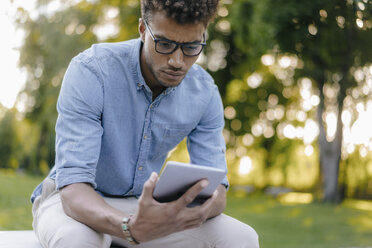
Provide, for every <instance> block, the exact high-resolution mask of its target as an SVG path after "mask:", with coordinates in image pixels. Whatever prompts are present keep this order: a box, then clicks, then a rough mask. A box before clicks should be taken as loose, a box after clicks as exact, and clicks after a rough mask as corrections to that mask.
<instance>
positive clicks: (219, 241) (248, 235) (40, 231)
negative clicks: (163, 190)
mask: <svg viewBox="0 0 372 248" xmlns="http://www.w3.org/2000/svg"><path fill="white" fill-rule="evenodd" d="M104 199H105V201H106V202H107V203H108V204H109V205H111V206H112V207H114V208H117V209H120V210H123V211H124V212H128V213H134V212H135V210H136V207H137V199H136V198H135V197H128V198H107V197H104ZM32 214H33V217H34V221H33V227H34V230H35V233H36V236H37V237H38V239H39V241H40V243H41V244H42V246H43V247H44V248H46V247H51V248H60V247H66V248H75V247H76V248H81V247H84V248H85V247H86V248H91V247H92V248H93V247H94V248H108V247H110V245H111V244H115V245H119V246H124V247H128V248H132V247H137V248H150V247H151V248H165V247H170V248H171V247H175V248H184V247H185V248H186V247H187V248H199V247H200V248H202V247H203V248H212V247H213V248H214V247H216V248H258V247H259V245H258V236H257V234H256V232H255V231H254V230H253V229H252V228H251V227H250V226H248V225H246V224H244V223H242V222H240V221H238V220H236V219H234V218H232V217H229V216H227V215H224V214H221V215H219V216H217V217H215V218H212V219H210V220H208V221H206V222H205V223H204V224H203V225H202V226H201V227H199V228H195V229H189V230H185V231H182V232H178V233H174V234H171V235H168V236H166V237H163V238H159V239H156V240H152V241H150V242H146V243H141V244H139V245H134V246H133V245H130V244H129V243H127V242H126V241H125V240H123V239H120V238H118V237H115V236H110V235H108V234H103V233H98V232H96V231H94V230H93V229H91V228H89V227H88V226H86V225H84V224H82V223H80V222H78V221H76V220H74V219H72V218H70V217H69V216H67V215H66V214H65V212H64V211H63V208H62V204H61V199H60V195H59V192H58V191H56V190H55V184H54V181H53V180H50V179H46V180H45V181H44V183H43V191H42V194H41V196H38V197H37V198H36V199H35V202H34V204H33V208H32Z"/></svg>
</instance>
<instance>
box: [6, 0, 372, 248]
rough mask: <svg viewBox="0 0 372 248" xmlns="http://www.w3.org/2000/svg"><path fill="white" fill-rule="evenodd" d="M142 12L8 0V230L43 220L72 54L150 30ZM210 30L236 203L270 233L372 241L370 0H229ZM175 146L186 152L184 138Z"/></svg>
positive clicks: (94, 0) (277, 243)
mask: <svg viewBox="0 0 372 248" xmlns="http://www.w3.org/2000/svg"><path fill="white" fill-rule="evenodd" d="M139 17H140V1H139V0H101V1H99V0H64V1H62V0H27V1H25V0H24V1H21V0H2V1H1V2H0V30H1V33H2V39H1V40H0V55H1V56H0V75H1V80H0V230H16V229H30V228H31V216H30V212H29V211H30V203H29V195H30V194H31V192H32V190H33V188H34V187H35V186H36V185H37V184H38V183H39V182H40V181H41V180H42V178H43V177H44V176H45V175H47V173H48V172H49V169H50V168H51V167H52V166H53V164H54V157H55V151H54V141H55V132H54V126H55V122H56V118H57V112H56V101H57V97H58V93H59V89H60V85H61V82H62V79H63V76H64V73H65V70H66V68H67V66H68V63H69V62H70V60H71V59H72V58H73V57H74V56H76V55H77V54H78V53H79V52H81V51H83V50H85V49H87V48H89V47H90V46H91V45H92V44H94V43H97V42H117V41H123V40H128V39H132V38H136V37H138V18H139ZM207 37H208V39H207V47H206V49H205V50H204V51H203V53H202V54H201V56H200V58H199V59H198V61H197V63H199V64H200V65H202V66H203V67H204V68H205V69H207V70H208V71H209V72H210V73H211V74H212V76H213V77H214V79H215V81H216V84H217V85H218V87H219V90H220V93H221V96H222V98H223V102H224V106H225V109H224V114H225V120H226V126H225V130H224V137H225V140H226V143H227V162H228V166H229V179H230V183H231V188H230V192H229V202H228V207H227V210H226V211H227V213H229V214H231V215H233V216H234V217H236V218H239V219H240V220H242V221H244V222H246V223H248V224H250V225H252V226H253V227H254V228H256V230H257V231H258V233H259V234H260V237H261V246H262V247H372V201H371V200H372V1H371V0H312V1H306V0H221V4H220V7H219V10H218V15H217V17H216V19H215V21H214V22H213V23H212V24H211V25H210V26H209V28H208V33H207ZM168 159H171V160H178V161H188V155H187V150H186V146H185V142H182V143H181V144H180V145H179V146H178V147H176V148H175V149H174V150H173V151H172V152H171V153H170V154H169V158H168ZM15 220H16V221H15ZM294 234H295V235H294ZM294 236H296V238H295V237H294Z"/></svg>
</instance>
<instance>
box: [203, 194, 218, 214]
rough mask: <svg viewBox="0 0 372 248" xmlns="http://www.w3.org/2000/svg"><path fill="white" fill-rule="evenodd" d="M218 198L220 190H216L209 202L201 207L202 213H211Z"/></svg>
mask: <svg viewBox="0 0 372 248" xmlns="http://www.w3.org/2000/svg"><path fill="white" fill-rule="evenodd" d="M217 197H218V190H215V191H214V192H213V195H212V196H211V197H210V198H209V199H208V200H206V201H205V202H204V203H203V204H202V205H200V208H201V209H202V211H210V209H211V208H212V205H213V203H214V202H215V201H216V199H217Z"/></svg>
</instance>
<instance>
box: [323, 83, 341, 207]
mask: <svg viewBox="0 0 372 248" xmlns="http://www.w3.org/2000/svg"><path fill="white" fill-rule="evenodd" d="M318 85H319V86H320V85H321V86H323V85H324V84H323V83H320V84H318ZM319 92H320V103H319V106H318V109H317V118H318V124H319V138H318V145H319V164H320V173H321V180H322V181H321V183H322V185H323V197H322V200H323V201H324V202H332V203H338V202H340V201H341V200H342V199H341V194H340V190H339V183H338V181H339V180H338V178H339V168H340V160H341V146H342V137H343V135H342V120H341V114H342V109H343V102H344V99H345V90H344V88H343V87H341V90H340V92H339V96H338V104H337V127H336V134H335V138H334V140H332V141H331V142H329V141H327V138H326V135H327V134H326V130H325V126H324V123H323V118H322V117H323V113H324V109H325V108H324V94H323V87H319Z"/></svg>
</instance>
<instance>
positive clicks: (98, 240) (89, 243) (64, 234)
mask: <svg viewBox="0 0 372 248" xmlns="http://www.w3.org/2000/svg"><path fill="white" fill-rule="evenodd" d="M110 244H111V237H110V236H109V235H107V234H103V233H98V232H96V231H94V230H93V229H91V228H89V227H87V226H85V225H83V224H81V226H80V225H79V226H67V227H66V228H63V227H61V228H60V229H59V230H58V231H57V232H56V233H55V234H54V236H53V237H52V238H51V239H50V240H49V242H48V247H58V248H78V247H87V248H88V247H89V248H98V247H110Z"/></svg>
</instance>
